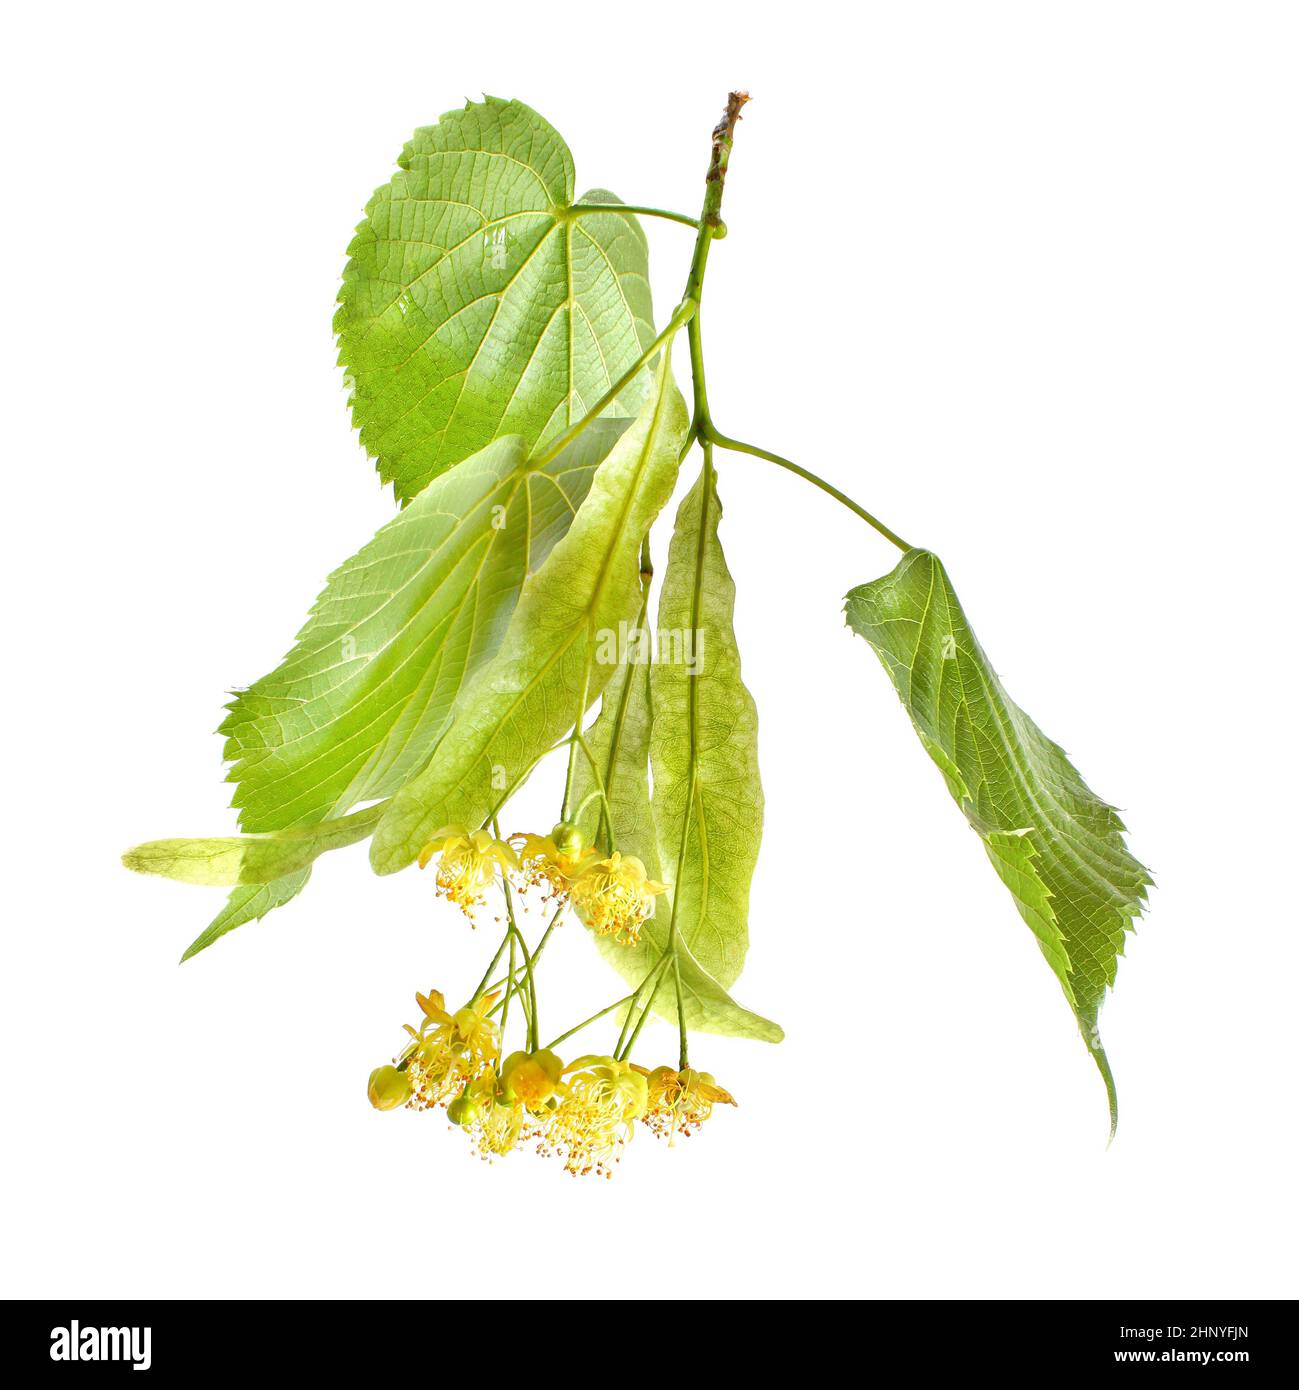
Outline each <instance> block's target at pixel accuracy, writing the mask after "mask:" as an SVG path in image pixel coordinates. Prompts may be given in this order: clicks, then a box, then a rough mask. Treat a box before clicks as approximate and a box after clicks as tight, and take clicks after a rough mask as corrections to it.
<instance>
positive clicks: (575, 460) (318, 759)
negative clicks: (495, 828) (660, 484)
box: [221, 418, 627, 831]
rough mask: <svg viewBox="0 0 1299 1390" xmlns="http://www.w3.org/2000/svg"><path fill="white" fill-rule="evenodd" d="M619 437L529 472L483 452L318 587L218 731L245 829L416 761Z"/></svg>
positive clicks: (302, 820)
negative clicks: (277, 659) (307, 609)
mask: <svg viewBox="0 0 1299 1390" xmlns="http://www.w3.org/2000/svg"><path fill="white" fill-rule="evenodd" d="M626 427H627V422H626V421H606V420H604V419H603V418H601V419H599V420H593V421H592V422H591V423H590V425H589V426H588V427H587V429H586V430H585V431H583V433H582V434H581V435H580V436H579V437H578V438H577V439H576V440H575V441H574V442H573V443H572V444H571V445H569V446H568V447H567V448H566V449H564V450H563V452H562V453H560V454H559V455H557V456H556V457H555V458H554V459H552V460H551V461H550V462H548V463H546V464H544V465H543V466H541V467H536V466H534V465H533V463H532V462H531V461H530V460H529V458H528V450H527V446H526V444H525V443H524V441H523V440H522V439H520V438H518V437H517V436H511V437H509V438H506V439H499V440H496V441H495V442H494V443H492V444H489V445H488V446H487V447H486V448H485V449H483V450H482V451H480V452H479V453H478V454H476V455H475V456H474V457H473V458H472V459H469V460H467V461H466V462H465V463H464V464H463V465H462V466H461V467H459V468H457V469H455V470H454V471H453V472H452V473H449V474H447V475H445V476H444V477H441V478H437V479H435V480H434V481H433V482H432V483H430V484H429V486H428V487H427V488H425V489H424V491H423V492H422V493H421V494H420V495H419V496H418V497H417V498H416V499H415V500H414V501H413V502H412V503H411V504H410V506H408V507H407V508H406V509H405V510H404V511H403V512H401V514H400V515H399V516H397V517H396V518H395V519H394V520H393V521H391V522H389V523H388V524H387V525H386V526H384V527H383V528H382V529H381V530H380V531H379V533H378V534H377V535H376V536H375V538H374V539H373V540H372V541H370V542H369V544H367V545H366V546H364V547H363V548H362V549H361V550H360V551H359V552H358V553H357V554H356V555H354V556H353V557H352V558H351V559H350V560H348V561H347V563H346V564H344V565H343V566H341V567H340V568H339V569H338V570H336V571H335V572H334V573H333V574H332V575H330V577H329V580H328V582H327V583H326V586H325V590H324V592H323V593H322V594H321V595H320V597H319V598H318V599H317V600H316V604H315V607H314V608H313V609H312V612H311V617H310V618H309V620H308V622H307V624H306V626H305V627H304V628H303V629H302V631H301V632H300V633H299V635H298V639H297V645H296V646H295V647H294V649H293V650H292V651H291V652H290V653H289V655H288V656H287V657H286V658H285V659H284V661H283V662H282V663H281V665H280V666H279V667H278V668H277V669H276V670H275V671H273V672H271V674H270V675H268V676H264V677H263V678H262V679H261V680H259V681H257V682H256V683H255V684H253V685H252V686H250V687H249V688H248V689H247V690H245V691H244V692H243V693H242V694H240V695H239V696H238V697H237V699H236V700H235V701H234V703H233V704H231V705H230V706H229V710H230V713H229V714H228V716H227V717H226V720H225V722H224V723H223V724H222V726H221V731H222V732H223V733H224V734H226V735H227V742H226V757H227V759H228V760H230V762H231V763H233V767H232V769H231V771H230V779H231V780H232V781H237V782H238V783H239V789H238V791H237V792H236V793H235V797H234V802H235V805H236V806H238V807H239V808H240V822H241V824H242V826H243V827H244V828H245V829H246V830H250V831H269V830H282V829H285V828H288V827H291V826H306V825H312V824H314V823H316V822H318V821H320V820H322V819H325V818H326V817H330V816H336V815H339V814H341V813H342V812H344V811H347V810H349V809H350V808H351V807H353V806H355V805H357V804H358V803H360V802H363V801H371V800H377V799H379V798H382V797H387V796H390V795H391V794H392V793H393V792H394V791H396V790H397V789H398V788H399V787H400V786H402V785H403V784H404V783H405V782H406V780H407V779H408V778H410V777H411V776H413V775H414V773H415V772H417V771H418V770H419V769H420V768H421V767H422V766H423V765H424V764H425V763H426V762H427V761H428V759H429V756H430V755H431V754H432V752H433V749H434V748H435V747H436V746H437V740H438V737H439V736H440V735H441V733H442V732H443V731H444V730H445V728H446V726H447V724H448V722H449V719H450V714H451V708H452V705H453V704H454V702H455V698H456V696H457V695H458V694H459V692H460V690H461V689H462V687H463V685H464V683H465V681H466V679H467V678H468V677H469V676H470V675H471V674H472V673H473V671H474V670H475V669H477V668H478V667H479V666H480V665H482V663H483V662H484V661H486V660H487V659H488V658H489V657H491V656H492V655H493V654H494V653H495V651H496V649H497V647H498V646H499V645H500V641H501V638H502V636H503V635H504V632H505V629H506V626H507V625H508V623H509V618H510V614H511V613H512V612H513V611H514V605H515V603H516V602H517V599H518V594H519V590H520V588H521V586H522V584H523V581H524V579H525V578H526V577H527V575H529V574H530V573H533V572H534V571H535V570H537V569H539V568H540V567H541V564H542V562H543V561H544V560H545V558H546V556H547V555H549V554H550V552H551V550H552V549H553V548H554V546H555V543H556V542H557V541H558V540H559V539H560V537H561V536H563V535H564V533H565V532H566V531H567V529H568V527H569V525H570V524H571V522H572V520H573V517H574V516H575V515H576V512H577V509H578V507H580V506H581V503H582V501H583V499H584V498H585V497H586V494H587V491H588V489H589V488H590V486H591V479H592V478H593V477H594V475H595V470H596V467H597V466H598V465H599V463H600V461H601V460H602V459H603V458H604V457H605V456H606V455H607V454H608V452H609V450H610V448H611V447H612V446H613V444H614V443H615V442H616V441H617V439H618V438H619V437H620V436H621V434H622V433H623V432H624V431H625V429H626Z"/></svg>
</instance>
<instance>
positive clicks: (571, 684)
mask: <svg viewBox="0 0 1299 1390" xmlns="http://www.w3.org/2000/svg"><path fill="white" fill-rule="evenodd" d="M686 429H687V417H686V408H685V402H684V401H683V400H682V399H681V393H680V392H679V391H678V390H677V389H676V387H675V385H673V384H672V382H671V378H670V374H669V353H668V351H667V350H666V349H665V351H664V352H663V354H662V356H661V358H660V361H659V367H658V370H657V373H656V377H655V389H654V392H653V393H652V395H651V396H650V398H649V399H648V400H647V401H646V404H645V406H644V408H643V409H642V411H641V414H640V416H639V417H638V418H637V420H636V422H635V424H634V425H633V426H632V427H631V428H630V429H629V430H628V431H627V432H626V433H625V434H624V435H623V436H622V438H621V439H620V440H619V441H618V443H617V444H616V445H614V447H613V449H612V450H611V452H610V454H609V456H608V458H607V459H605V461H604V462H603V463H602V464H601V465H600V468H599V470H598V471H597V473H596V475H595V479H594V481H593V483H592V484H591V490H590V492H589V493H588V495H587V498H586V501H585V502H583V504H582V506H581V508H580V510H579V511H578V514H577V517H576V518H575V519H574V521H573V523H572V526H571V527H570V529H569V531H568V534H567V535H566V536H565V537H564V538H563V539H562V540H561V541H560V542H559V543H558V544H557V545H556V546H555V548H554V549H553V550H552V551H551V553H550V557H549V558H548V559H547V561H546V562H545V564H544V565H542V567H541V569H540V570H539V571H538V572H537V573H536V574H534V575H532V576H531V577H530V578H529V579H528V580H527V581H526V582H525V584H524V586H523V593H522V595H521V597H520V599H519V603H518V607H517V608H516V609H515V611H514V616H513V617H512V618H511V620H510V625H509V628H508V630H507V632H506V634H505V637H504V640H503V641H502V644H501V649H500V651H499V652H498V653H497V655H496V656H495V657H494V658H493V659H492V660H491V661H490V662H489V663H487V664H486V665H485V666H483V667H482V668H481V669H480V670H479V671H478V672H477V674H476V675H475V676H474V677H473V679H472V681H471V682H470V683H469V685H468V686H467V687H466V688H465V690H464V691H463V693H462V694H461V696H460V698H459V700H458V701H457V704H456V708H455V711H454V717H453V719H452V722H451V725H450V727H449V728H448V730H447V732H446V734H445V735H444V737H443V739H442V741H441V743H440V744H439V745H438V750H437V752H436V754H435V755H434V757H433V759H432V761H431V762H430V763H429V765H428V767H427V768H426V769H425V770H424V771H423V772H421V773H420V774H419V775H418V776H416V777H415V778H413V779H412V780H411V781H410V782H409V783H408V784H407V785H406V786H405V787H404V788H403V789H402V790H401V791H399V792H398V793H397V794H396V796H395V797H394V798H393V800H392V804H391V805H390V807H389V809H388V811H387V813H386V814H385V816H384V818H383V820H382V821H381V822H380V824H379V828H378V830H377V831H376V832H375V837H374V842H373V844H372V846H371V862H372V863H373V865H374V868H375V870H376V872H378V873H393V872H395V871H396V870H398V869H402V868H404V867H405V866H406V865H407V864H409V863H410V862H411V860H412V859H414V858H415V856H416V854H418V853H419V850H420V848H421V847H422V846H423V845H424V844H425V843H426V842H427V841H428V839H429V838H430V837H431V836H432V835H433V833H434V832H435V831H436V830H437V829H439V828H440V827H441V826H444V825H450V824H462V825H479V824H481V823H482V822H483V821H484V820H485V819H486V818H487V817H488V816H489V815H490V814H491V813H492V812H493V810H494V809H495V808H497V807H498V806H499V805H500V804H501V803H502V802H503V801H504V799H505V796H506V794H507V793H508V791H509V790H510V789H512V788H513V787H515V786H517V785H520V784H521V783H522V782H523V781H524V780H525V779H526V778H527V776H528V774H529V773H530V772H531V770H532V768H533V767H534V766H535V764H536V762H537V761H538V760H539V759H540V758H541V757H542V756H543V755H544V754H545V753H546V751H547V750H548V749H549V748H551V747H552V746H553V745H554V744H555V743H556V741H557V740H559V739H561V738H562V737H564V735H565V734H567V733H568V731H569V730H570V729H571V728H572V726H573V724H574V723H575V722H576V721H577V720H578V719H579V718H580V717H581V716H582V714H583V713H584V711H585V709H586V708H587V707H589V705H590V704H591V702H592V701H593V700H594V699H595V698H596V697H597V696H598V695H599V693H600V691H601V690H602V689H603V688H604V686H605V684H606V683H607V682H608V680H609V678H610V676H611V675H612V674H613V669H614V668H613V665H612V664H610V663H607V662H606V661H603V660H601V659H599V657H600V650H599V649H600V646H601V642H602V639H604V640H607V637H608V634H610V633H615V634H616V632H617V631H618V627H619V624H620V623H626V622H628V621H630V620H631V619H632V618H634V616H635V614H636V611H637V599H638V593H639V559H638V553H639V549H640V543H641V538H642V537H643V536H644V535H645V533H646V531H647V530H648V529H649V526H650V523H651V522H652V521H653V520H654V518H655V517H656V516H657V515H658V513H659V511H660V509H661V508H662V507H663V504H664V503H665V502H666V501H667V499H668V497H670V496H671V493H672V486H673V483H674V482H675V480H676V473H677V458H678V454H679V452H680V449H681V446H682V444H683V442H684V440H685V435H686ZM584 693H585V699H583V695H584Z"/></svg>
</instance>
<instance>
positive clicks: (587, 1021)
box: [546, 994, 636, 1052]
mask: <svg viewBox="0 0 1299 1390" xmlns="http://www.w3.org/2000/svg"><path fill="white" fill-rule="evenodd" d="M635 997H636V996H635V995H634V994H628V995H626V996H625V997H624V998H622V999H615V1000H614V1002H613V1003H612V1004H608V1005H606V1006H605V1007H604V1008H603V1009H601V1010H600V1012H599V1013H598V1014H592V1015H591V1017H590V1018H584V1019H583V1020H582V1021H581V1023H577V1024H574V1025H573V1027H572V1028H570V1029H569V1030H568V1032H567V1033H561V1034H560V1035H559V1037H557V1038H555V1039H554V1040H553V1041H552V1042H548V1043H547V1044H546V1051H547V1052H553V1051H554V1050H555V1048H557V1047H558V1046H559V1045H560V1043H562V1042H567V1041H568V1040H569V1038H571V1037H572V1036H573V1034H574V1033H580V1032H581V1031H582V1029H583V1028H589V1027H590V1025H591V1024H593V1023H597V1022H599V1020H600V1019H602V1018H603V1017H604V1016H605V1014H611V1013H613V1011H614V1010H615V1009H620V1008H622V1006H623V1005H624V1004H630V1003H631V1001H632V1000H633V999H634V998H635Z"/></svg>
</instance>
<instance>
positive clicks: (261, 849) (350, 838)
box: [122, 805, 383, 886]
mask: <svg viewBox="0 0 1299 1390" xmlns="http://www.w3.org/2000/svg"><path fill="white" fill-rule="evenodd" d="M382 814H383V806H382V805H379V806H369V807H367V808H366V809H365V810H364V811H357V812H355V813H354V814H352V815H350V816H341V817H339V818H338V819H337V820H327V821H322V822H321V823H320V824H319V825H308V826H303V827H301V828H300V829H296V830H280V831H275V832H273V833H272V834H269V835H226V836H219V837H216V838H209V839H202V840H150V841H149V842H148V843H147V844H143V845H136V847H135V848H134V849H128V850H127V851H126V853H125V854H124V855H123V856H122V863H123V864H125V865H126V867H127V868H128V869H134V870H135V871H136V873H140V874H157V875H158V876H159V877H161V878H174V879H176V880H177V882H179V883H198V884H203V885H208V886H211V885H216V884H227V885H228V884H243V885H247V884H270V883H274V882H275V881H276V880H277V879H283V878H289V877H292V876H294V875H296V874H298V873H299V872H300V871H301V870H303V869H306V868H309V867H310V866H311V865H312V864H313V863H314V862H315V861H316V860H317V859H318V858H319V857H320V856H321V855H322V854H324V853H326V852H327V851H329V850H331V849H342V848H343V847H344V846H346V845H354V844H356V842H357V841H358V840H364V839H366V838H368V837H369V835H370V834H371V832H372V831H373V830H374V827H375V826H376V825H377V824H378V821H379V818H380V816H382Z"/></svg>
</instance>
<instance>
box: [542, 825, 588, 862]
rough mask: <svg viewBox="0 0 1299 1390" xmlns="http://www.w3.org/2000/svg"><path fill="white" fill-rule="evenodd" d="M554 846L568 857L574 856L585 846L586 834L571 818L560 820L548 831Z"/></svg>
mask: <svg viewBox="0 0 1299 1390" xmlns="http://www.w3.org/2000/svg"><path fill="white" fill-rule="evenodd" d="M550 838H551V839H552V840H553V841H554V842H555V848H556V849H557V850H558V851H559V852H560V854H562V855H564V856H565V857H566V858H568V859H574V858H576V857H577V856H578V855H579V854H581V852H582V851H583V850H584V849H585V848H586V836H585V835H584V834H583V833H582V830H581V828H580V827H579V826H576V825H574V824H573V822H572V821H571V820H562V821H560V822H559V824H558V825H556V826H555V828H554V829H553V830H552V831H551V832H550Z"/></svg>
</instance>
